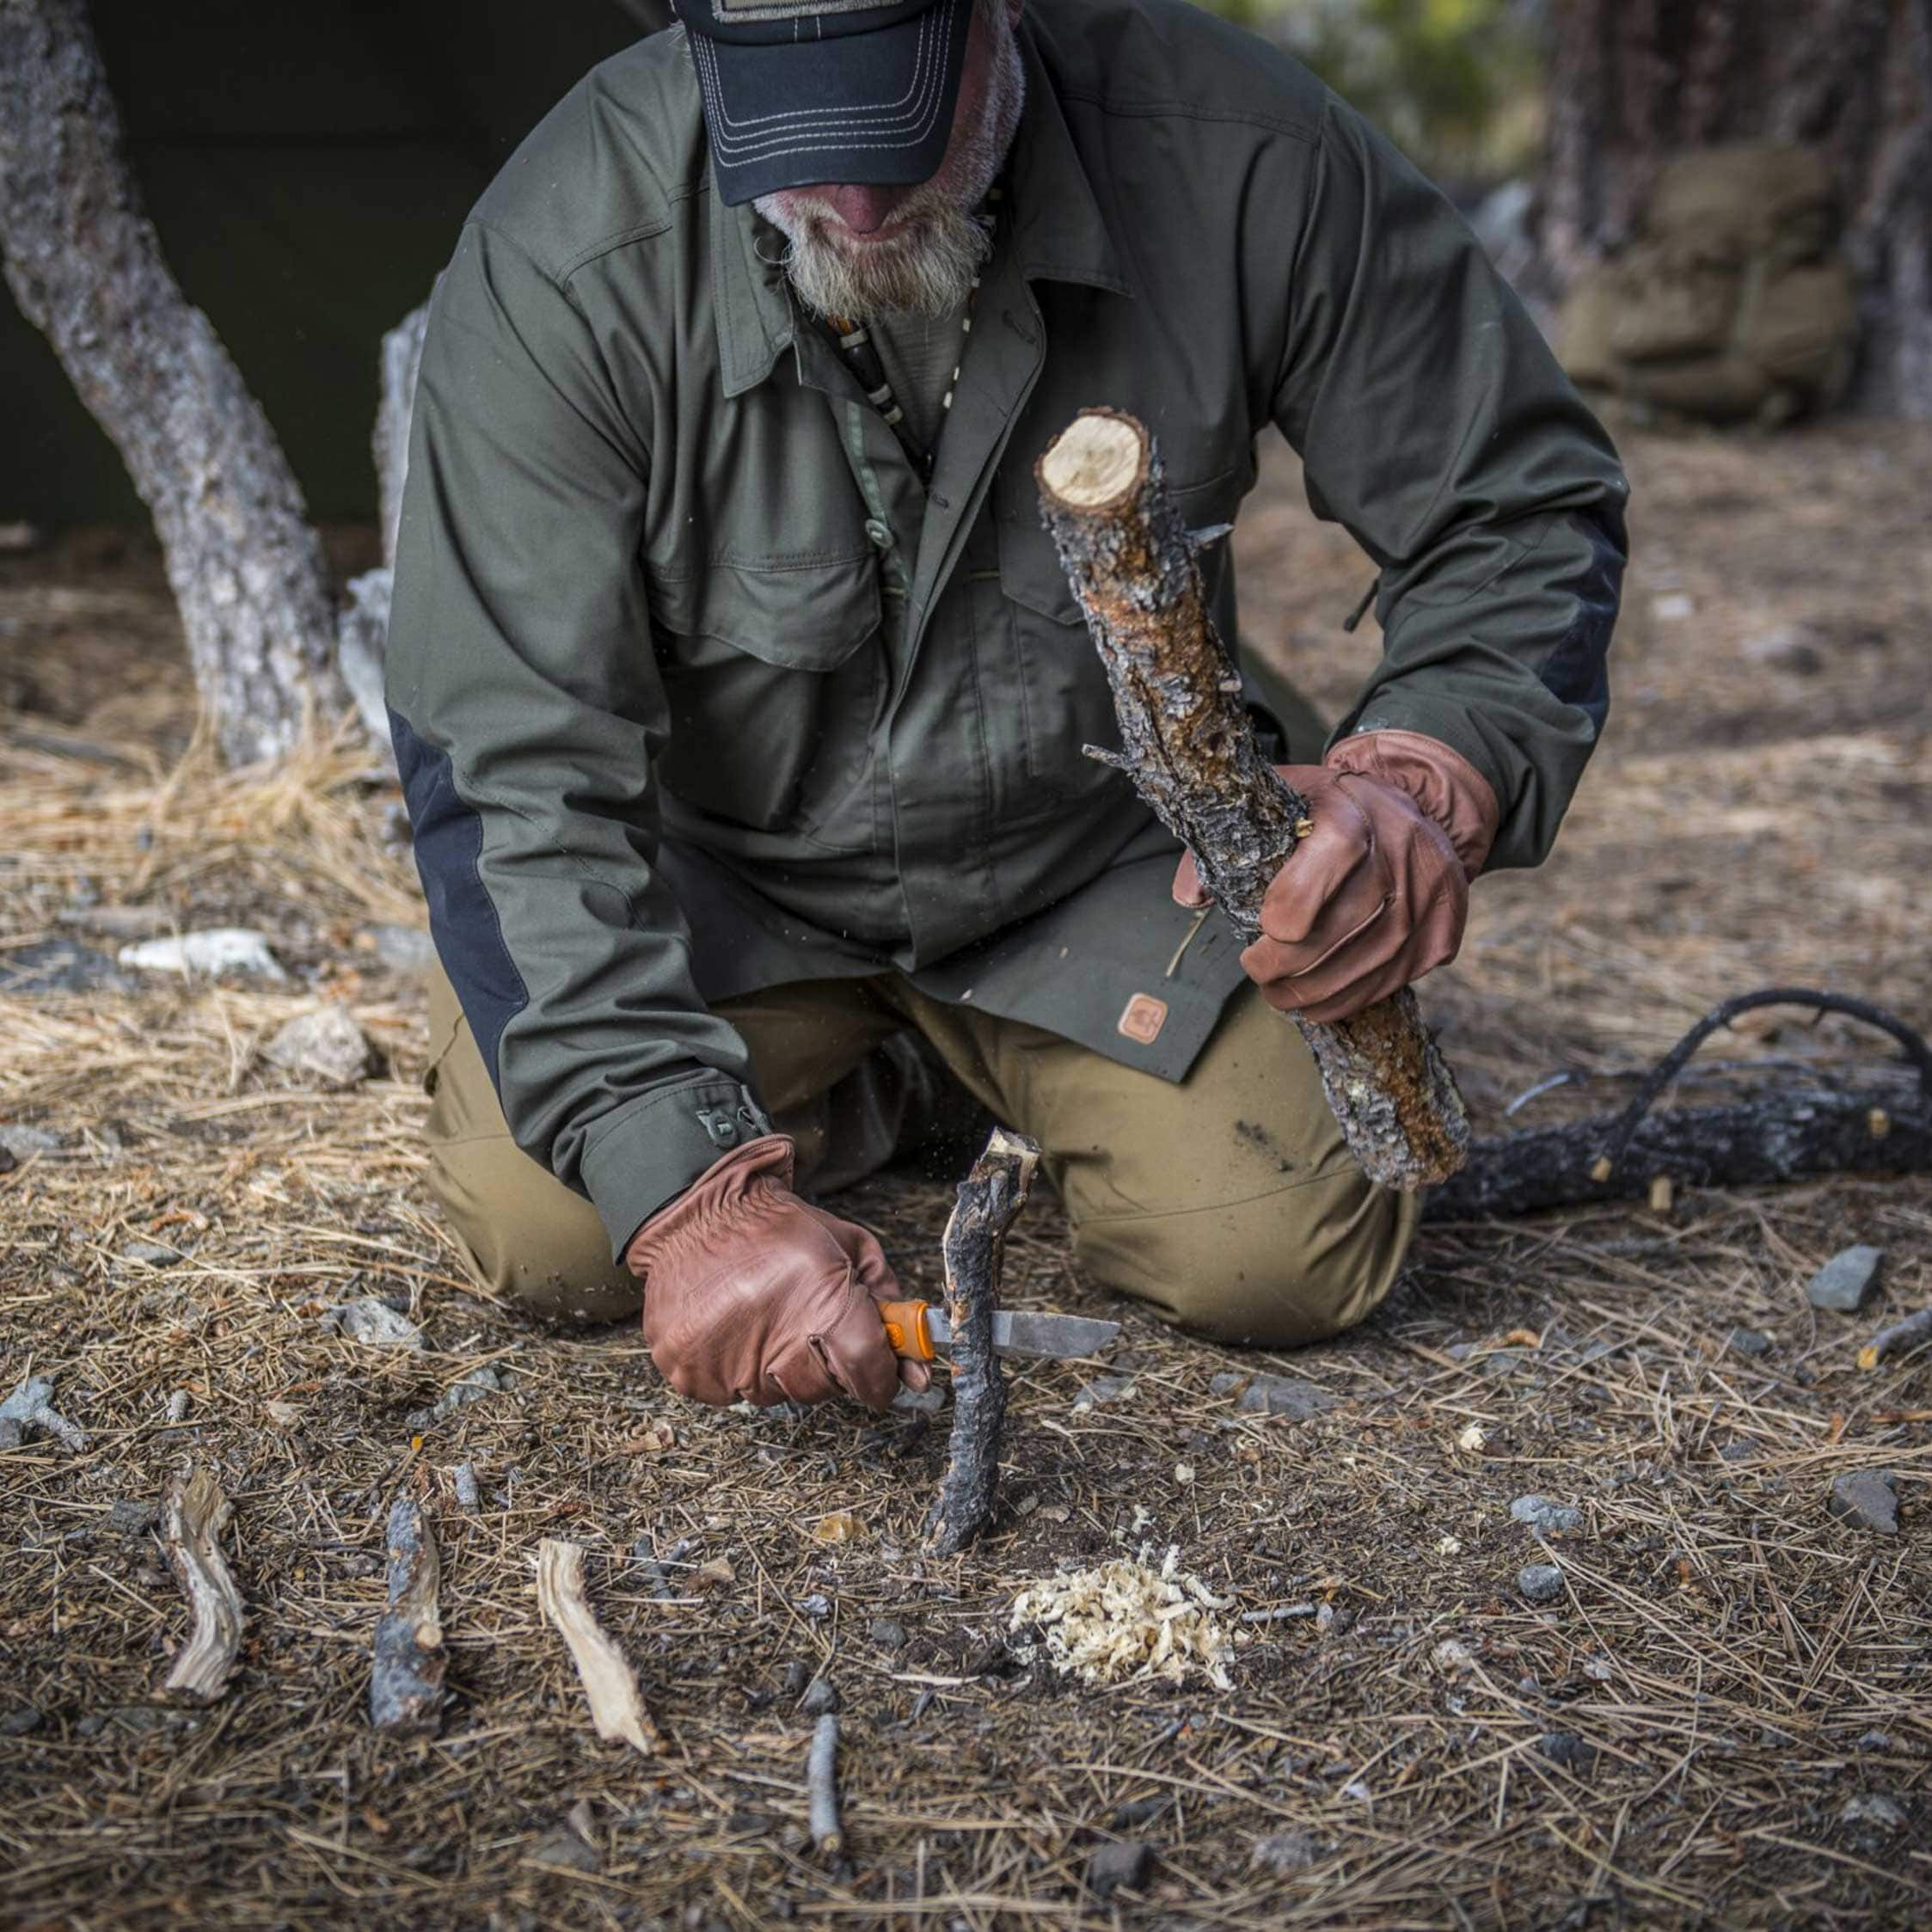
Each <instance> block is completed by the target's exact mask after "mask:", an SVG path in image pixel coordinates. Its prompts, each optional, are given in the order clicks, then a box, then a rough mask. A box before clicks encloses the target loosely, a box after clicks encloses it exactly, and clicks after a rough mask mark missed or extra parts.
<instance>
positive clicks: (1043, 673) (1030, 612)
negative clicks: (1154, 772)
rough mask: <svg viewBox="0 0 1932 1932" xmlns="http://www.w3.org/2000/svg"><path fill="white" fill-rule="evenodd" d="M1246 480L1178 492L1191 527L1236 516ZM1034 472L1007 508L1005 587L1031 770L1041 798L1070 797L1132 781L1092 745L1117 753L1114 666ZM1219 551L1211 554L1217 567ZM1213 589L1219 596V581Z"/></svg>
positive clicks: (1238, 477)
mask: <svg viewBox="0 0 1932 1932" xmlns="http://www.w3.org/2000/svg"><path fill="white" fill-rule="evenodd" d="M1244 488H1246V479H1245V478H1244V476H1243V475H1242V474H1241V473H1239V472H1237V471H1235V470H1231V469H1230V470H1229V471H1227V472H1226V473H1225V474H1224V475H1219V476H1213V477H1210V478H1209V479H1208V480H1207V481H1205V482H1201V483H1195V484H1191V485H1184V486H1181V487H1180V488H1176V489H1175V498H1176V500H1177V501H1178V503H1179V505H1180V508H1181V517H1182V519H1183V521H1184V522H1185V524H1186V525H1187V528H1188V529H1189V530H1200V529H1204V528H1205V527H1207V526H1208V525H1211V524H1222V523H1232V522H1233V521H1234V517H1235V512H1236V508H1237V507H1238V506H1239V505H1240V502H1241V498H1242V491H1243V490H1244ZM1032 492H1033V478H1032V476H1031V475H1027V476H1026V477H1025V479H1024V489H1023V491H1016V492H1015V495H1014V496H1013V498H1012V499H1011V500H1009V502H1007V503H1005V504H1004V505H1003V512H1004V513H1003V515H1002V517H1001V518H1000V526H999V531H1000V589H1001V592H1002V593H1003V596H1004V598H1005V600H1006V606H1007V614H1008V619H1009V623H1010V624H1011V626H1012V635H1013V647H1014V654H1015V659H1016V669H1017V675H1018V678H1019V681H1020V689H1021V693H1022V695H1023V696H1024V699H1025V711H1026V731H1027V769H1028V776H1030V778H1031V780H1032V782H1033V785H1034V787H1035V788H1037V790H1038V792H1039V794H1040V795H1041V796H1042V798H1044V799H1046V800H1055V801H1060V802H1064V800H1068V799H1071V798H1077V797H1081V796H1083V795H1084V794H1088V793H1090V792H1095V791H1098V790H1099V789H1101V788H1102V787H1104V786H1107V785H1109V784H1123V783H1125V780H1124V779H1122V778H1121V777H1120V776H1119V773H1117V772H1115V771H1114V770H1113V768H1112V767H1111V766H1108V765H1104V764H1101V763H1100V762H1099V760H1098V759H1095V758H1089V757H1086V756H1085V755H1084V754H1083V751H1082V750H1081V747H1082V746H1083V745H1101V746H1104V747H1107V748H1109V749H1114V750H1118V749H1119V743H1120V727H1119V721H1118V719H1117V718H1116V716H1115V715H1114V710H1113V693H1112V691H1111V690H1110V689H1109V688H1108V685H1107V671H1106V668H1105V666H1104V665H1102V664H1101V659H1100V653H1098V652H1097V651H1096V650H1095V648H1094V644H1093V640H1092V639H1091V638H1090V637H1089V635H1087V625H1086V620H1085V619H1084V618H1083V616H1081V614H1080V605H1079V604H1078V603H1077V602H1076V600H1075V598H1074V594H1073V592H1072V589H1071V588H1070V586H1069V585H1068V583H1067V578H1066V573H1065V571H1064V570H1063V569H1061V567H1060V560H1059V558H1058V556H1057V555H1055V554H1054V549H1053V544H1052V539H1051V538H1050V537H1048V536H1047V535H1046V531H1045V530H1044V529H1042V528H1041V526H1040V512H1039V509H1038V506H1037V504H1036V502H1035V501H1034V500H1033V494H1032ZM1218 555H1219V553H1218V552H1216V553H1211V558H1210V557H1204V559H1203V560H1202V561H1203V567H1204V568H1213V567H1215V566H1216V565H1217V562H1218ZM1211 559H1212V561H1211ZM1207 588H1208V592H1209V596H1210V599H1211V598H1212V594H1213V589H1214V585H1213V582H1212V581H1210V582H1209V584H1208V586H1207Z"/></svg>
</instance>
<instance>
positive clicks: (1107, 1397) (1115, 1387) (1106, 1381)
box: [1073, 1375, 1140, 1408]
mask: <svg viewBox="0 0 1932 1932" xmlns="http://www.w3.org/2000/svg"><path fill="white" fill-rule="evenodd" d="M1139 1386H1140V1385H1139V1383H1137V1382H1136V1381H1135V1380H1134V1378H1133V1377H1132V1376H1131V1375H1103V1376H1101V1377H1100V1378H1099V1380H1097V1381H1095V1382H1089V1383H1083V1385H1082V1387H1081V1389H1080V1392H1079V1393H1078V1394H1077V1395H1075V1397H1074V1398H1073V1406H1074V1407H1075V1408H1093V1407H1094V1406H1095V1404H1096V1403H1098V1402H1123V1401H1126V1399H1127V1398H1128V1396H1130V1395H1132V1394H1133V1393H1134V1391H1135V1389H1138V1387H1139Z"/></svg>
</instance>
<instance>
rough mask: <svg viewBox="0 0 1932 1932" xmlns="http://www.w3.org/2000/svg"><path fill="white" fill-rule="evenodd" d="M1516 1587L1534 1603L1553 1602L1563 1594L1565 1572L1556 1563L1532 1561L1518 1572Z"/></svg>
mask: <svg viewBox="0 0 1932 1932" xmlns="http://www.w3.org/2000/svg"><path fill="white" fill-rule="evenodd" d="M1516 1587H1517V1588H1518V1590H1520V1591H1521V1592H1523V1594H1524V1596H1525V1597H1527V1598H1529V1599H1530V1602H1531V1603H1532V1604H1553V1603H1555V1601H1556V1599H1557V1598H1559V1597H1561V1595H1562V1594H1563V1573H1562V1571H1561V1569H1560V1568H1559V1567H1557V1566H1556V1565H1555V1563H1531V1564H1530V1566H1529V1567H1527V1568H1526V1569H1524V1570H1521V1571H1519V1572H1518V1574H1517V1579H1516Z"/></svg>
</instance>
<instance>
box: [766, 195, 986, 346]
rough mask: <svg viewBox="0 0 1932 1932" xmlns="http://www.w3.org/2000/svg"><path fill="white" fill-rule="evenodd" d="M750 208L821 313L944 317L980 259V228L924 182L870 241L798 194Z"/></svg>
mask: <svg viewBox="0 0 1932 1932" xmlns="http://www.w3.org/2000/svg"><path fill="white" fill-rule="evenodd" d="M757 211H758V212H759V213H760V214H761V215H763V216H764V218H765V219H766V220H767V221H769V222H770V224H772V226H773V227H774V228H776V229H777V230H778V231H779V232H780V233H781V234H782V235H783V236H784V237H785V239H786V240H787V241H788V242H789V243H790V244H791V248H790V254H789V257H788V261H787V262H786V273H787V274H788V276H789V277H790V279H791V282H792V285H793V287H794V288H795V289H796V290H797V291H798V293H799V296H800V299H801V300H803V301H804V302H805V303H806V304H807V306H809V307H810V308H813V309H814V310H817V311H818V312H819V314H820V315H826V316H871V315H877V314H880V313H881V312H888V311H889V312H894V313H902V314H911V315H923V316H946V315H950V314H951V313H952V312H953V311H954V310H956V309H958V308H959V307H960V305H961V304H963V303H964V302H965V301H966V296H967V294H968V292H969V291H971V289H972V278H973V277H974V275H976V274H977V273H978V271H979V267H980V265H981V264H982V263H983V262H984V261H985V259H986V253H987V248H988V242H987V237H986V234H985V232H984V230H983V229H982V228H981V227H980V226H979V224H978V223H977V222H975V221H974V220H973V219H972V218H971V216H970V215H968V214H966V212H964V211H962V210H961V209H960V208H959V207H957V206H956V205H954V204H953V203H952V202H951V201H950V200H949V199H946V198H945V197H944V195H943V193H934V192H932V184H930V183H928V184H925V185H923V186H922V187H917V188H915V189H914V190H913V192H912V193H911V194H910V195H908V196H907V197H906V199H905V201H904V202H903V203H901V204H900V205H899V206H898V207H896V208H894V209H893V210H892V213H891V216H890V217H889V218H888V219H887V220H886V223H885V224H883V225H882V226H881V227H880V228H878V229H875V230H873V232H872V233H870V234H869V235H862V234H860V233H858V232H856V230H853V229H851V228H849V227H847V225H846V224H845V223H844V222H843V220H842V219H841V218H840V217H839V214H838V212H837V210H836V209H835V208H834V207H833V206H832V205H831V203H830V202H828V201H825V200H824V199H821V198H820V197H819V196H817V195H814V194H811V193H807V192H805V191H804V190H801V189H797V188H793V189H788V190H786V191H785V192H784V193H779V194H767V195H761V196H760V197H759V198H758V200H757Z"/></svg>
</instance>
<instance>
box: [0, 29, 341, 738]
mask: <svg viewBox="0 0 1932 1932" xmlns="http://www.w3.org/2000/svg"><path fill="white" fill-rule="evenodd" d="M0 256H3V257H4V264H5V270H6V276H7V282H8V285H9V287H10V288H11V289H12V290H13V292H14V296H15V300H16V301H18V303H19V304H20V307H21V313H22V314H23V315H25V316H27V318H28V321H30V322H33V323H34V325H35V326H36V327H37V328H40V329H41V330H42V331H43V332H44V333H45V334H46V337H47V340H49V341H50V342H51V343H52V346H53V349H54V353H55V354H57V355H58V357H59V358H60V361H61V365H62V366H63V367H64V369H65V370H66V371H67V373H68V375H69V377H71V379H72V381H73V383H74V387H75V388H76V389H77V390H78V391H79V393H80V397H81V400H82V401H83V402H84V403H86V405H87V407H88V408H89V410H90V411H92V413H93V414H94V417H95V420H96V421H97V422H99V424H100V425H101V427H102V428H103V429H104V430H105V431H106V432H107V434H108V436H109V437H110V438H111V439H113V443H114V445H115V447H116V448H117V449H118V450H119V451H120V454H121V457H122V460H123V461H124V462H125V463H126V465H127V469H128V474H129V475H130V476H132V479H133V482H134V487H135V488H136V489H137V490H138V492H139V493H140V496H141V500H142V501H143V502H144V503H145V504H146V505H147V506H148V507H149V509H150V511H152V512H153V513H154V520H155V529H156V532H157V534H158V535H159V537H160V538H161V543H162V548H163V552H164V553H165V555H166V559H167V567H168V580H169V585H170V586H172V588H173V590H174V593H175V602H176V604H178V605H179V606H180V609H181V623H182V626H183V628H184V629H185V630H186V632H187V647H188V654H189V657H190V659H192V661H193V666H194V674H195V681H196V683H197V684H198V685H199V688H200V690H201V692H202V695H203V697H204V698H205V701H206V702H207V703H208V705H209V708H210V709H211V710H212V713H213V715H214V718H215V723H216V729H217V732H218V736H219V738H220V741H221V745H222V749H223V751H224V752H225V753H226V755H227V756H228V757H229V758H230V761H231V762H234V763H236V764H245V763H247V762H248V761H249V760H252V759H255V758H261V757H275V756H278V755H279V754H280V753H282V752H285V751H287V750H288V749H289V747H290V746H291V745H293V744H294V742H295V741H296V739H297V737H298V736H299V735H300V733H301V731H302V728H303V725H304V718H305V715H306V714H307V713H308V712H309V711H310V709H311V708H319V709H320V710H321V712H322V714H323V715H324V716H325V717H333V716H334V714H336V713H337V712H339V711H340V709H341V708H343V705H344V703H345V702H346V697H347V694H346V693H345V691H344V690H343V689H342V686H341V684H340V680H339V679H338V678H337V677H336V675H335V672H334V629H335V625H334V608H333V600H332V598H331V596H330V593H329V586H328V572H327V570H326V568H325V567H324V564H323V561H322V548H321V545H320V544H319V543H317V541H316V535H315V532H314V531H312V530H311V529H310V527H309V524H308V520H307V516H306V512H305V511H304V506H303V501H302V493H301V491H300V490H299V489H298V488H297V486H296V481H295V478H294V475H292V473H291V471H290V469H289V466H288V463H287V461H286V459H285V457H284V456H283V454H282V451H281V447H280V445H279V444H278V443H277V441H276V439H275V436H274V433H273V431H272V430H271V429H270V428H269V426H268V423H267V419H266V418H265V417H264V416H263V415H262V413H261V408H259V407H258V406H257V404H256V402H255V398H254V397H253V396H251V395H249V393H248V388H247V385H246V384H245V383H243V382H242V377H241V373H240V371H238V370H237V369H236V366H235V365H234V363H233V362H232V361H231V360H230V358H229V355H228V353H227V351H226V350H225V349H224V348H223V347H222V345H221V341H220V339H219V338H218V336H217V335H216V334H215V331H214V328H212V325H211V324H210V322H209V321H208V318H207V317H206V316H204V315H203V314H202V313H201V312H200V310H198V309H195V308H193V307H191V306H190V305H189V304H188V303H187V299H186V298H185V297H183V296H182V294H181V289H180V288H179V287H178V286H177V285H176V284H175V278H174V276H173V275H172V274H171V273H169V268H168V264H167V262H166V261H164V260H163V255H162V252H161V242H160V240H159V238H158V236H156V234H155V231H154V228H153V225H152V224H151V223H150V221H149V220H148V218H147V216H146V214H145V212H144V211H143V208H142V205H141V198H140V192H139V190H138V187H136V185H135V181H134V177H133V175H132V171H131V170H130V169H129V167H128V165H127V157H126V153H125V151H124V148H123V143H122V138H121V129H120V115H119V114H118V113H117V112H116V110H115V107H114V103H113V95H111V94H110V92H109V91H108V88H107V77H106V75H105V73H104V72H103V71H102V70H101V56H100V53H99V51H98V49H97V48H96V47H95V40H94V34H93V30H92V28H91V27H90V26H89V21H88V15H87V8H86V6H85V4H84V0H0Z"/></svg>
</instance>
